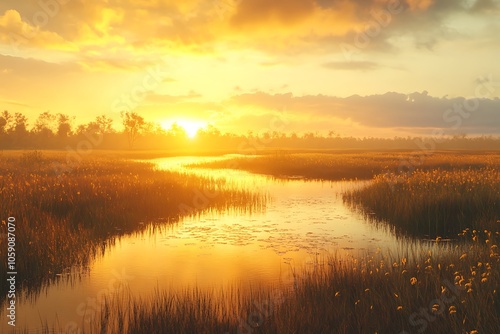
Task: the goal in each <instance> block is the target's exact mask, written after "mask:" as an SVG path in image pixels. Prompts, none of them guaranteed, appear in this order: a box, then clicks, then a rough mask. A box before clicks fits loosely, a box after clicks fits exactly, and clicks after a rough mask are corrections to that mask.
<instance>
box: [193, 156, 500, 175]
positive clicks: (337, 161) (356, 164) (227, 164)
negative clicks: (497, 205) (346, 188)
mask: <svg viewBox="0 0 500 334" xmlns="http://www.w3.org/2000/svg"><path fill="white" fill-rule="evenodd" d="M487 166H491V167H499V166H500V154H498V153H495V152H471V151H439V152H438V151H436V152H433V153H432V154H430V153H426V152H409V151H408V152H399V151H394V152H392V151H386V152H366V151H359V152H347V153H345V152H343V151H338V152H332V153H287V152H282V151H280V152H276V153H274V154H266V155H261V156H256V157H238V158H233V159H230V160H226V161H216V162H211V163H204V164H198V165H194V166H193V167H200V168H232V169H241V170H246V171H249V172H252V173H260V174H266V175H272V176H275V177H278V178H290V177H303V178H306V179H312V180H350V179H364V180H368V179H371V178H372V177H374V176H375V175H378V174H386V173H398V174H401V173H407V172H413V171H415V170H417V169H421V170H422V169H423V170H433V169H437V168H440V169H445V170H452V169H463V168H466V169H467V168H481V167H487Z"/></svg>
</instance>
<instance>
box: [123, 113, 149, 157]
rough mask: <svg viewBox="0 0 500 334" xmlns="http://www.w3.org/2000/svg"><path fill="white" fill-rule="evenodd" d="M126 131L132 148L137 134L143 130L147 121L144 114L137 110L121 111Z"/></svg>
mask: <svg viewBox="0 0 500 334" xmlns="http://www.w3.org/2000/svg"><path fill="white" fill-rule="evenodd" d="M121 117H122V122H123V127H124V132H125V133H126V134H127V139H128V145H129V148H132V147H133V145H134V143H135V141H136V139H137V136H138V135H139V134H140V133H141V131H143V129H144V127H145V125H146V122H145V121H144V118H143V117H142V116H139V115H138V114H137V113H135V112H122V113H121Z"/></svg>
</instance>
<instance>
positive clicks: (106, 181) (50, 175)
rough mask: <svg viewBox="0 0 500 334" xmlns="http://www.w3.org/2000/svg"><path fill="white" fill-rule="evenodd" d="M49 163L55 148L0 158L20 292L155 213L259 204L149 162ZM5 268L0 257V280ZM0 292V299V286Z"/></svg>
mask: <svg viewBox="0 0 500 334" xmlns="http://www.w3.org/2000/svg"><path fill="white" fill-rule="evenodd" d="M54 163H57V164H65V163H66V162H65V161H64V160H63V159H62V158H61V155H60V154H59V153H57V154H54V155H52V154H51V153H43V154H41V153H40V152H27V153H23V154H20V155H14V154H10V155H9V156H2V159H1V160H0V195H1V196H2V201H1V202H0V211H1V212H2V213H3V214H4V217H5V221H6V220H7V217H9V216H13V217H15V219H16V255H17V258H18V259H19V260H18V261H17V271H18V272H19V276H18V277H19V279H21V281H20V282H19V285H18V290H19V291H25V292H27V293H37V292H39V291H40V289H41V288H42V287H43V286H44V285H45V284H47V282H49V281H50V280H51V279H55V277H56V275H57V274H59V273H61V272H64V271H67V270H68V268H72V267H85V266H86V265H87V263H88V262H89V260H90V259H91V258H92V257H94V256H96V255H97V254H99V253H102V252H104V249H105V248H106V245H107V242H108V241H109V240H112V239H113V238H116V237H119V236H121V235H124V234H126V233H131V232H134V231H140V230H142V229H144V228H145V227H146V225H147V223H149V222H152V221H154V220H156V219H159V218H161V219H162V221H163V222H168V221H169V220H170V221H173V222H175V221H177V220H178V219H179V217H181V216H185V215H194V214H199V213H200V212H202V211H206V210H217V211H221V212H223V211H225V210H227V209H228V208H231V207H234V208H238V209H239V210H250V211H252V210H261V209H262V208H263V206H264V205H265V198H264V197H262V196H260V195H259V194H255V193H252V192H251V191H247V190H243V189H231V188H227V187H225V186H224V184H225V182H224V180H223V179H213V178H201V177H197V176H193V175H188V174H178V173H172V172H168V171H161V170H156V169H155V168H154V166H153V165H152V164H146V163H138V162H132V161H129V160H125V159H113V160H111V159H107V158H99V157H88V158H84V159H82V161H81V162H80V163H78V164H74V165H71V166H70V168H68V169H67V170H66V171H65V172H64V173H56V172H55V169H54V168H53V164H54ZM58 166H59V165H58ZM204 194H207V196H206V197H203V196H204ZM200 196H201V197H203V199H204V200H203V201H200V200H199V198H200ZM5 221H2V224H1V225H0V227H1V232H2V233H6V223H5ZM6 243H7V238H0V256H1V257H2V258H6V250H7V246H6ZM21 259H22V261H21ZM6 266H7V263H6V262H5V261H1V264H0V279H1V280H2V281H4V282H5V280H6V273H7V271H8V270H7V267H6ZM0 292H1V295H2V297H0V301H2V302H3V301H4V300H5V297H6V292H7V286H6V284H2V289H1V291H0Z"/></svg>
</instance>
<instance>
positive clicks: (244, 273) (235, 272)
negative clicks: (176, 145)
mask: <svg viewBox="0 0 500 334" xmlns="http://www.w3.org/2000/svg"><path fill="white" fill-rule="evenodd" d="M224 158H225V157H219V158H207V157H205V158H193V157H182V158H167V159H157V160H153V161H154V162H155V163H157V165H158V168H162V169H170V170H177V171H189V172H190V173H197V174H200V175H209V176H216V177H225V178H227V180H228V182H229V183H230V184H232V185H233V186H234V185H237V186H239V187H243V188H247V189H252V190H254V191H259V192H262V193H264V194H268V196H269V197H270V201H269V204H268V205H267V207H266V209H265V210H263V211H262V212H252V213H241V212H233V211H231V212H225V213H221V214H216V213H206V214H202V215H201V216H199V217H190V218H185V219H183V220H181V221H180V222H178V223H176V224H174V225H168V226H164V227H161V228H153V227H148V228H147V229H146V231H145V232H143V233H137V234H135V235H129V236H124V237H122V238H120V239H119V240H117V241H116V243H115V245H114V246H112V247H110V248H109V249H107V250H106V252H105V254H104V255H103V256H100V257H98V258H97V259H96V260H95V261H93V263H91V264H90V267H89V268H88V270H86V271H85V272H83V273H81V275H80V277H79V278H78V279H68V278H67V277H68V276H67V275H65V273H61V274H62V275H61V276H60V279H59V280H58V281H57V282H54V284H52V285H50V286H49V287H48V288H47V289H46V290H45V291H44V292H43V293H42V294H41V295H40V296H39V297H38V298H37V299H36V300H35V301H31V302H28V301H23V302H21V304H20V305H18V308H17V328H18V329H20V328H29V329H30V332H33V333H36V331H37V328H40V327H41V325H42V323H47V324H48V325H49V327H51V326H52V324H54V323H58V324H59V325H60V326H61V327H62V328H64V327H65V326H68V327H67V328H70V327H71V326H76V325H81V324H82V323H85V322H86V321H88V320H91V319H92V318H93V317H94V316H95V315H96V312H97V311H98V310H99V303H100V301H102V300H103V298H104V296H106V295H109V294H113V293H122V292H123V291H125V290H127V291H130V292H131V293H132V295H134V296H141V297H145V298H147V296H149V295H151V294H153V292H154V290H155V289H157V288H160V290H162V289H168V290H171V291H181V290H185V289H187V288H189V287H193V286H197V287H199V288H201V289H213V288H215V289H220V288H221V287H228V286H231V285H234V284H237V285H238V286H240V287H242V289H244V288H245V287H250V286H263V285H273V286H275V285H278V284H281V285H287V284H292V283H293V275H292V268H295V269H297V270H300V269H301V268H306V269H307V268H312V267H314V266H315V265H317V264H318V263H321V262H322V261H324V260H325V256H326V254H332V253H333V254H336V255H337V256H339V257H342V256H345V257H349V256H354V255H356V254H358V253H359V252H361V253H367V252H375V251H376V250H377V248H382V249H386V248H393V247H397V244H398V241H397V240H396V238H395V237H394V236H393V235H391V233H389V232H388V231H386V230H383V229H377V228H375V227H374V226H373V225H372V224H370V223H369V222H367V221H365V219H364V218H363V216H362V215H360V214H359V213H356V212H353V211H352V210H350V209H349V208H348V207H346V206H344V205H343V203H342V197H341V193H342V191H344V190H346V189H350V188H353V187H360V186H363V185H364V184H365V183H363V182H317V181H314V182H312V181H304V180H290V181H282V180H274V179H272V178H270V177H265V176H259V175H254V174H250V173H246V172H242V171H232V170H198V169H186V168H184V167H183V164H187V163H193V162H200V161H207V160H214V159H224ZM193 196H195V194H193ZM2 319H4V320H3V321H2V322H1V326H0V329H1V332H8V331H9V330H10V329H11V328H10V327H9V326H7V325H6V321H5V319H6V317H5V312H4V311H2Z"/></svg>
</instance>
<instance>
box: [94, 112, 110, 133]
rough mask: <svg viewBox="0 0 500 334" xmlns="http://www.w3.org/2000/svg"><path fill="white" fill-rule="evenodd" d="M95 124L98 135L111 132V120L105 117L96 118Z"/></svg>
mask: <svg viewBox="0 0 500 334" xmlns="http://www.w3.org/2000/svg"><path fill="white" fill-rule="evenodd" d="M95 123H96V124H97V128H98V131H99V133H100V134H106V133H112V132H113V120H112V119H111V118H109V117H107V116H106V115H101V116H97V117H96V118H95Z"/></svg>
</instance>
